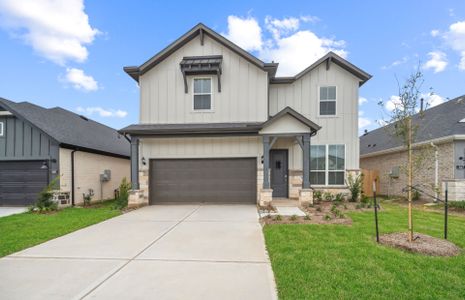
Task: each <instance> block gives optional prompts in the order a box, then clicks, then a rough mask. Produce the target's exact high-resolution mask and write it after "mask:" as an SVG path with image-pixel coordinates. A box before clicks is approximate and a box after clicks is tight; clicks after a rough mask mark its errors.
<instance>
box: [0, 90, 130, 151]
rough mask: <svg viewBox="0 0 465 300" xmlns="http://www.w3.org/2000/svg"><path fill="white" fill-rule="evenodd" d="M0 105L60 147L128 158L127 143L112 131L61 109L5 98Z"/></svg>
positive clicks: (128, 148)
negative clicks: (89, 150)
mask: <svg viewBox="0 0 465 300" xmlns="http://www.w3.org/2000/svg"><path fill="white" fill-rule="evenodd" d="M0 106H3V107H4V108H5V109H7V110H10V111H11V112H12V113H13V114H15V115H19V116H20V117H22V118H24V119H26V120H27V121H29V122H30V123H31V124H33V125H34V126H36V127H37V128H39V129H40V130H42V131H43V132H45V133H46V134H47V135H49V136H50V137H52V138H53V139H55V140H56V141H57V142H58V143H60V144H64V145H70V146H76V147H81V148H87V149H91V150H97V151H102V152H107V153H110V154H116V155H122V156H127V157H129V155H130V144H129V142H128V141H127V140H126V138H125V137H124V136H122V135H121V134H119V133H118V132H117V131H116V130H115V129H113V128H110V127H108V126H105V125H103V124H100V123H98V122H95V121H93V120H90V119H87V118H82V117H81V116H79V115H78V114H75V113H73V112H70V111H68V110H66V109H63V108H61V107H55V108H44V107H40V106H37V105H35V104H32V103H29V102H19V103H17V102H13V101H10V100H7V99H4V98H0ZM86 119H87V120H86Z"/></svg>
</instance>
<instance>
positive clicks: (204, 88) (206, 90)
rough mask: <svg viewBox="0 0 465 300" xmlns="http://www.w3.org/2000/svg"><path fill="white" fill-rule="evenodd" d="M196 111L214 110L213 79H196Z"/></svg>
mask: <svg viewBox="0 0 465 300" xmlns="http://www.w3.org/2000/svg"><path fill="white" fill-rule="evenodd" d="M193 94H194V110H211V109H212V79H211V78H194V88H193Z"/></svg>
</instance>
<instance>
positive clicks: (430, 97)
mask: <svg viewBox="0 0 465 300" xmlns="http://www.w3.org/2000/svg"><path fill="white" fill-rule="evenodd" d="M421 97H422V98H423V99H424V100H425V104H426V105H427V107H434V106H436V105H439V104H442V103H444V102H445V101H446V100H445V99H444V98H443V97H441V96H439V95H437V94H433V93H429V94H421Z"/></svg>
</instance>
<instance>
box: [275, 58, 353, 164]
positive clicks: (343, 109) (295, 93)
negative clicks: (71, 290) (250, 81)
mask: <svg viewBox="0 0 465 300" xmlns="http://www.w3.org/2000/svg"><path fill="white" fill-rule="evenodd" d="M359 82H360V79H359V78H357V77H355V76H354V75H352V74H351V73H349V72H347V71H346V70H344V69H342V68H341V67H339V66H338V65H336V64H331V65H330V68H329V70H327V69H326V64H320V65H319V66H318V67H316V68H315V69H314V70H312V71H310V72H308V73H307V74H305V75H304V76H302V77H301V78H299V79H298V80H296V81H294V82H293V83H288V84H270V91H269V93H270V105H269V110H270V115H275V114H276V113H278V112H279V111H281V110H282V109H284V108H285V107H286V106H289V107H291V108H293V109H294V110H296V111H298V112H299V113H301V114H302V115H304V116H305V117H307V118H308V119H310V120H312V121H313V122H315V123H316V124H318V125H319V126H321V127H322V128H321V129H320V130H319V131H318V133H317V135H316V136H314V137H312V139H311V144H312V145H325V144H344V145H345V150H346V162H345V163H346V169H347V170H358V169H359V142H358V89H359ZM321 86H336V98H337V100H336V116H319V93H320V91H319V90H320V87H321ZM291 152H292V153H293V155H290V156H289V168H290V169H294V170H297V169H302V150H301V148H300V146H299V145H298V144H294V145H293V146H292V149H291Z"/></svg>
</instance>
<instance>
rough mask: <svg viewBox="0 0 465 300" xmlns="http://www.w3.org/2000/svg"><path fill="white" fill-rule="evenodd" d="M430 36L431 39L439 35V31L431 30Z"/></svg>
mask: <svg viewBox="0 0 465 300" xmlns="http://www.w3.org/2000/svg"><path fill="white" fill-rule="evenodd" d="M430 34H431V36H432V37H437V36H438V35H439V30H437V29H433V30H431V32H430Z"/></svg>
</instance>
